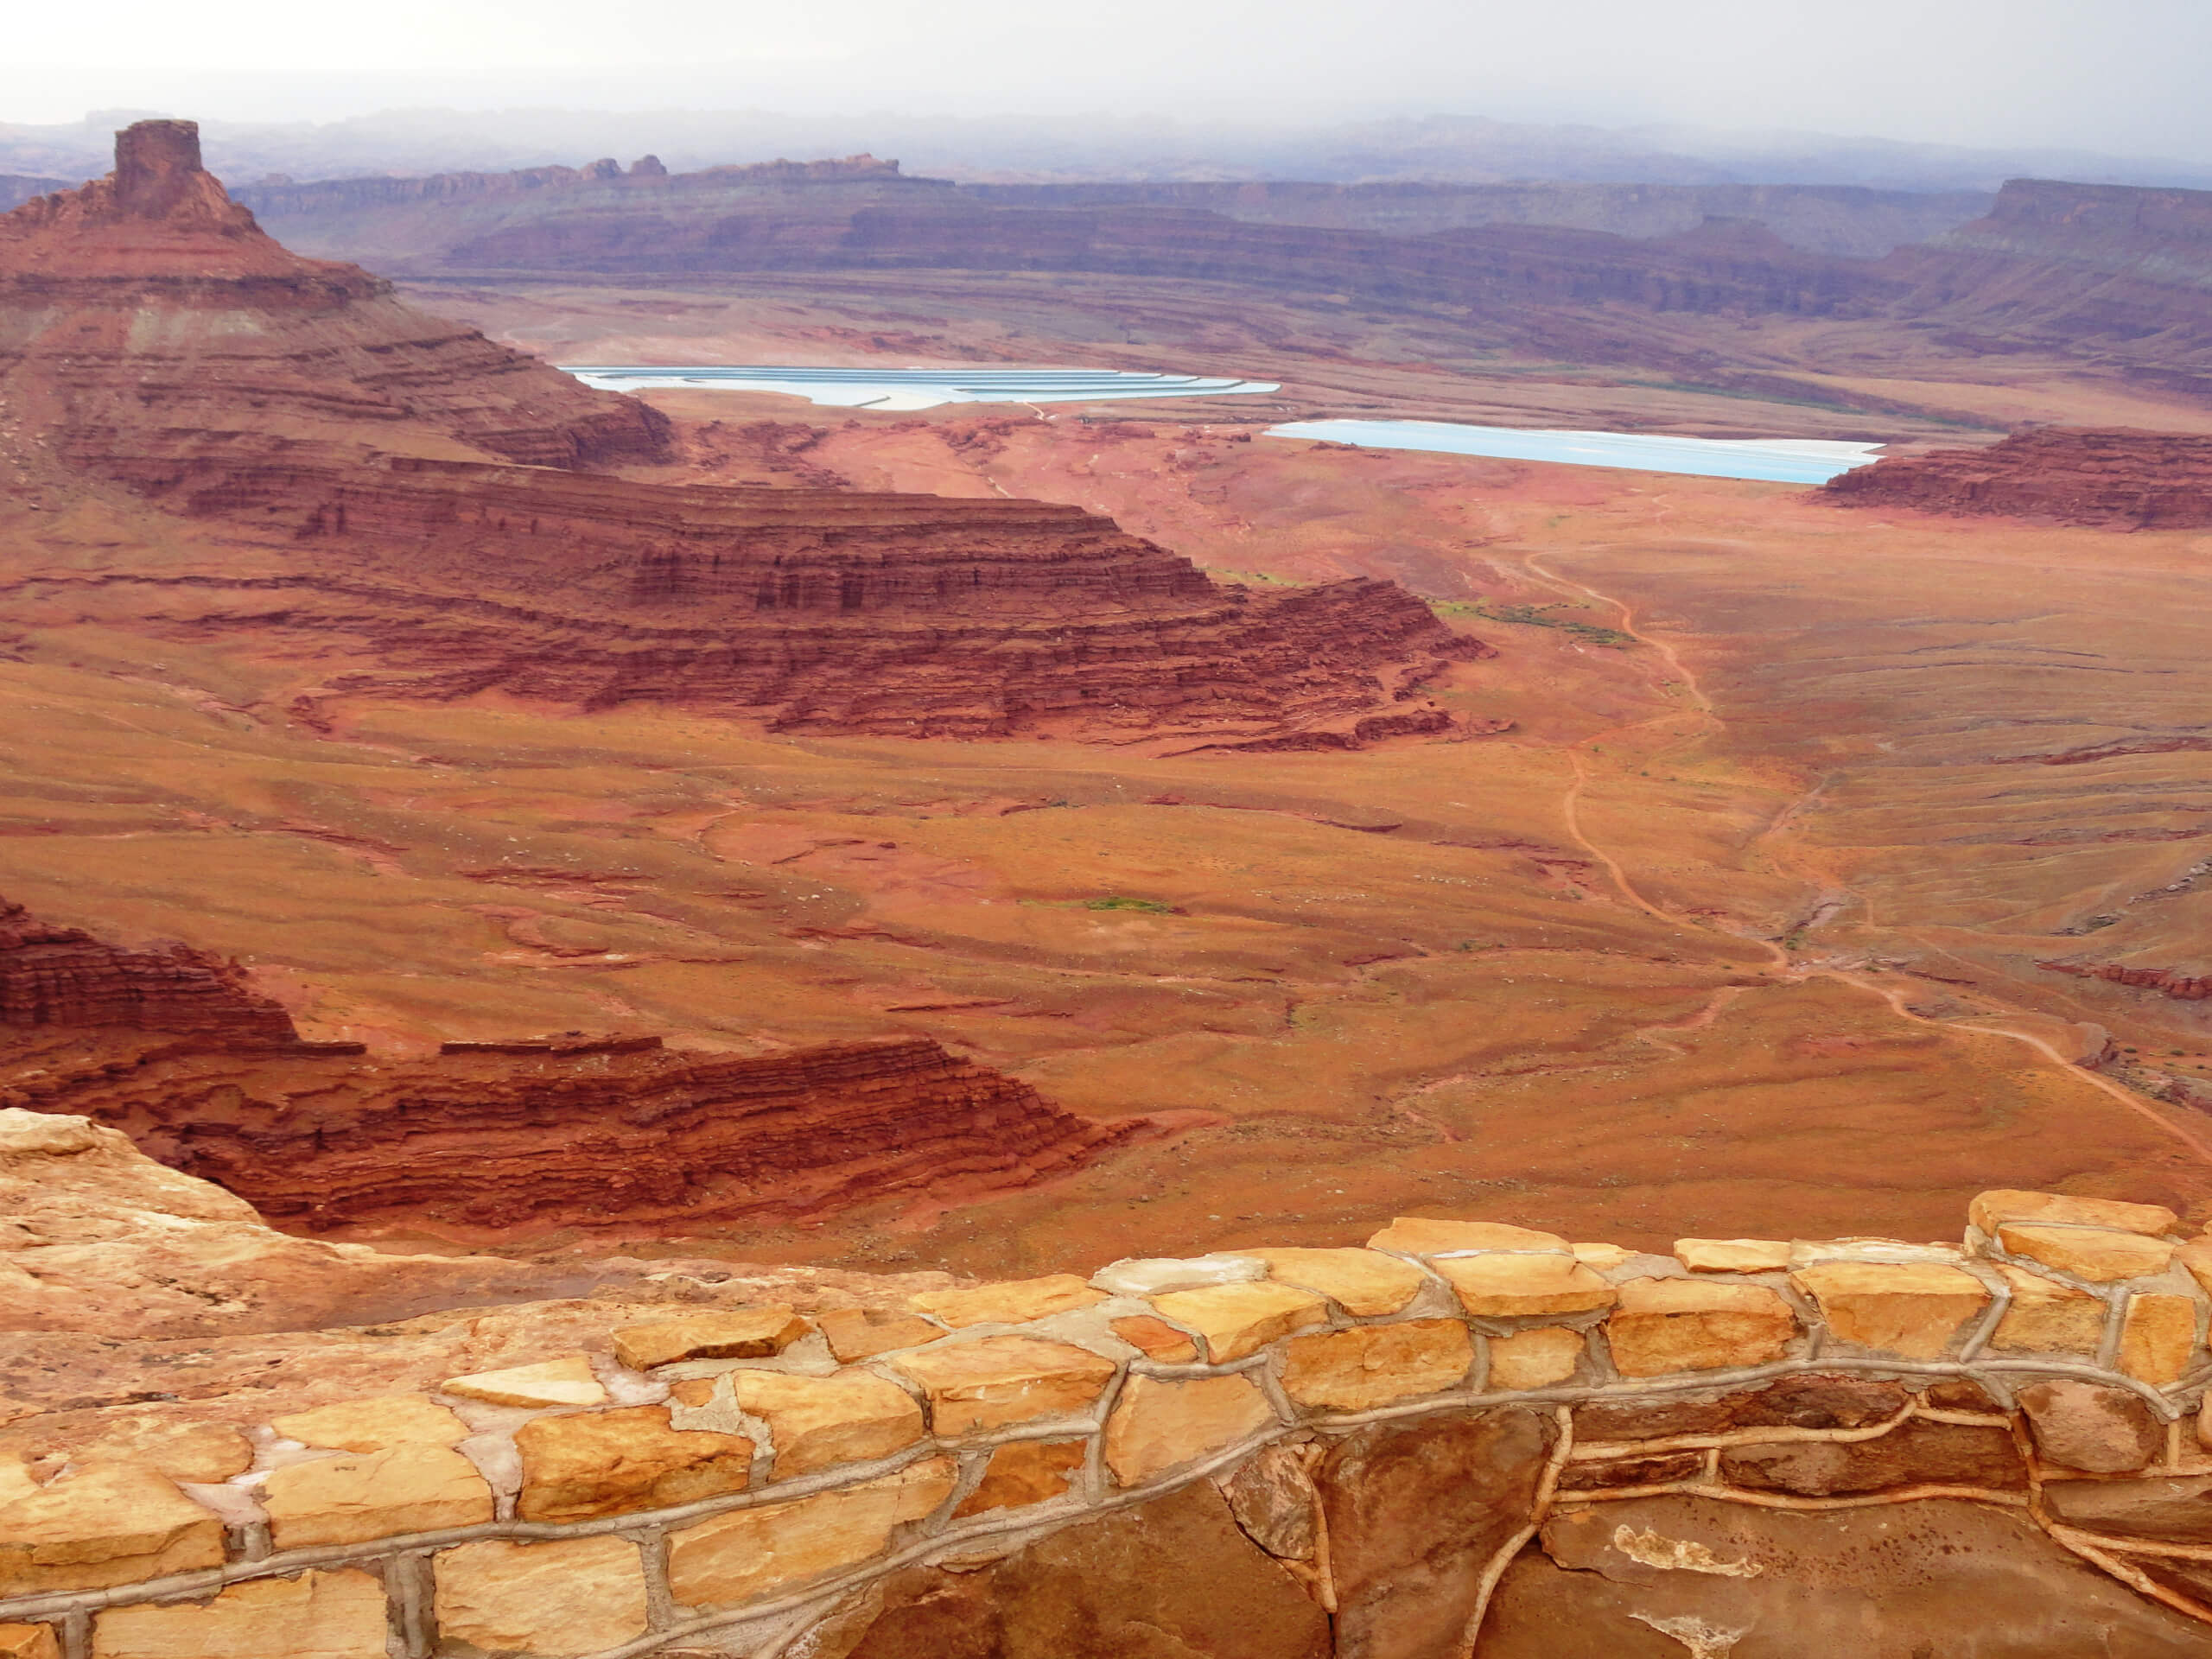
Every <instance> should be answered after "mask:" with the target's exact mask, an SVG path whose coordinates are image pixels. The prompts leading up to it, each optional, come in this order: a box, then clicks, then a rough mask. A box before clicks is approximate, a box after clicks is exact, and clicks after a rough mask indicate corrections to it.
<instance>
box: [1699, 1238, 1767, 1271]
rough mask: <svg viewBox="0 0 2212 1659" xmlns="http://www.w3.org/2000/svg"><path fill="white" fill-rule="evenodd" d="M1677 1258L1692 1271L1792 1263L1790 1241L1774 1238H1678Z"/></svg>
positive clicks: (1760, 1268) (1763, 1268)
mask: <svg viewBox="0 0 2212 1659" xmlns="http://www.w3.org/2000/svg"><path fill="white" fill-rule="evenodd" d="M1675 1261H1677V1262H1681V1264H1682V1265H1683V1266H1684V1267H1686V1268H1689V1269H1690V1271H1691V1272H1693V1273H1774V1272H1777V1271H1779V1270H1780V1269H1782V1268H1786V1267H1788V1266H1789V1243H1787V1242H1786V1241H1781V1242H1777V1240H1774V1239H1771V1238H1678V1239H1676V1240H1675Z"/></svg>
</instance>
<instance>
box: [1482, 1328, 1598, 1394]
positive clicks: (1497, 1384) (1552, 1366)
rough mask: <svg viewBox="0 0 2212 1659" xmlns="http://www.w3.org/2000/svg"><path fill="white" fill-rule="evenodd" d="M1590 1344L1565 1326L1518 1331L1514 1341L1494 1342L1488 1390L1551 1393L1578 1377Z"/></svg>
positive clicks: (1493, 1338)
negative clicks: (1578, 1370) (1550, 1389)
mask: <svg viewBox="0 0 2212 1659" xmlns="http://www.w3.org/2000/svg"><path fill="white" fill-rule="evenodd" d="M1585 1346H1586V1344H1585V1342H1584V1341H1583V1337H1582V1333H1581V1332H1580V1331H1569V1330H1567V1328H1566V1327H1565V1326H1563V1325H1539V1326H1537V1327H1536V1328H1535V1330H1533V1331H1516V1332H1514V1333H1513V1334H1512V1335H1511V1336H1510V1337H1492V1338H1491V1339H1490V1377H1489V1380H1488V1382H1487V1383H1485V1384H1484V1386H1485V1387H1486V1388H1490V1389H1548V1388H1549V1387H1551V1385H1552V1384H1553V1383H1564V1382H1566V1381H1567V1378H1569V1377H1570V1376H1573V1375H1574V1368H1575V1367H1576V1366H1578V1365H1580V1363H1582V1351H1583V1349H1584V1347H1585Z"/></svg>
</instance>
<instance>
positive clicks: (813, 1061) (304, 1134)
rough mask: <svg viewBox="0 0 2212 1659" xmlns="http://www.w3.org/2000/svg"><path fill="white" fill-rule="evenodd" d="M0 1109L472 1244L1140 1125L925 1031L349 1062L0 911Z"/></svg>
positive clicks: (1105, 1143)
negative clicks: (701, 1046) (754, 1048)
mask: <svg viewBox="0 0 2212 1659" xmlns="http://www.w3.org/2000/svg"><path fill="white" fill-rule="evenodd" d="M5 1027H15V1028H16V1029H14V1030H12V1031H10V1030H6V1029H4V1028H5ZM138 1033H144V1034H143V1035H141V1034H138ZM149 1039H151V1040H149ZM0 1108H18V1109H31V1110H34V1111H40V1112H49V1113H73V1114H82V1115H84V1116H87V1117H89V1118H92V1119H94V1120H97V1121H98V1122H101V1123H103V1124H105V1125H108V1126H111V1127H112V1128H119V1129H124V1130H126V1131H128V1132H129V1133H130V1135H132V1136H133V1137H134V1139H135V1140H136V1141H137V1144H138V1145H139V1146H140V1147H143V1149H144V1150H146V1151H147V1152H149V1153H150V1154H153V1155H154V1156H155V1157H156V1158H158V1159H160V1160H162V1162H164V1163H166V1164H168V1165H169V1166H172V1167H173V1168H175V1169H179V1170H183V1171H186V1172H188V1173H191V1174H194V1175H197V1176H200V1177H204V1178H206V1179H208V1180H212V1181H214V1182H216V1183H218V1184H219V1185H222V1186H224V1187H226V1188H227V1189H228V1190H229V1191H230V1192H232V1193H235V1194H238V1196H239V1197H241V1198H245V1199H248V1200H251V1203H252V1204H253V1205H255V1206H256V1207H257V1209H258V1210H259V1211H261V1212H262V1213H263V1214H265V1215H269V1216H272V1217H277V1218H278V1219H279V1220H282V1221H283V1222H285V1223H287V1224H291V1225H295V1226H298V1227H302V1228H305V1229H308V1230H332V1229H336V1228H340V1227H346V1226H353V1227H359V1228H362V1229H365V1230H371V1231H377V1230H387V1231H388V1230H395V1229H405V1230H421V1229H423V1228H426V1227H427V1228H429V1229H432V1230H441V1231H444V1232H448V1233H450V1234H452V1235H454V1236H471V1237H486V1236H498V1235H499V1234H502V1233H508V1232H513V1231H517V1230H524V1231H537V1232H543V1231H548V1230H552V1229H554V1228H556V1227H567V1226H597V1227H621V1228H626V1229H630V1230H646V1229H651V1228H653V1227H657V1226H664V1225H665V1226H679V1225H680V1226H681V1227H683V1228H696V1227H697V1226H699V1225H702V1224H706V1223H709V1222H712V1221H715V1220H721V1219H728V1218H730V1217H737V1216H755V1217H761V1216H803V1215H808V1214H815V1213H819V1212H821V1211H826V1210H831V1209H835V1208H837V1207H840V1206H842V1205H852V1204H857V1203H861V1202H863V1201H866V1200H868V1199H871V1198H880V1197H883V1196H885V1195H887V1194H893V1193H902V1192H913V1193H922V1192H926V1194H927V1196H928V1198H929V1199H930V1201H931V1202H938V1203H942V1202H949V1201H957V1200H958V1199H959V1198H963V1197H967V1196H969V1195H972V1194H975V1193H977V1192H988V1191H993V1190H997V1189H1003V1188H1006V1187H1009V1186H1025V1185H1032V1184H1033V1183H1035V1182H1037V1181H1039V1180H1043V1179H1049V1178H1051V1177H1053V1176H1056V1175H1060V1174H1065V1173H1069V1172H1071V1171H1072V1170H1074V1169H1077V1168H1078V1167H1080V1166H1082V1165H1083V1164H1084V1163H1085V1162H1087V1161H1088V1160H1090V1159H1091V1158H1093V1157H1095V1156H1096V1155H1097V1154H1099V1153H1101V1152H1103V1151H1104V1150H1105V1149H1106V1148H1108V1147H1113V1146H1116V1145H1119V1144H1121V1143H1122V1142H1124V1141H1128V1140H1130V1139H1131V1138H1132V1137H1134V1136H1136V1135H1141V1134H1144V1133H1147V1132H1150V1131H1151V1130H1153V1128H1154V1122H1153V1120H1151V1119H1148V1118H1142V1117H1133V1118H1124V1119H1118V1120H1111V1121H1108V1122H1092V1121H1090V1120H1086V1119H1084V1118H1080V1117H1077V1116H1075V1115H1074V1114H1072V1113H1071V1112H1068V1111H1065V1110H1064V1109H1061V1108H1059V1107H1058V1106H1056V1105H1054V1104H1052V1103H1051V1102H1050V1101H1047V1100H1046V1099H1045V1098H1044V1096H1041V1095H1039V1093H1038V1092H1037V1091H1036V1090H1034V1089H1033V1088H1032V1087H1030V1086H1029V1085H1028V1084H1026V1083H1022V1082H1020V1081H1018V1080H1017V1079H1015V1078H1013V1077H1007V1076H1006V1075H1005V1074H1004V1073H1002V1072H1000V1071H993V1070H992V1069H990V1068H989V1067H988V1066H983V1065H976V1064H975V1063H974V1062H972V1061H969V1060H964V1059H960V1058H956V1057H955V1056H953V1055H951V1054H949V1053H947V1052H945V1051H944V1049H943V1048H942V1047H940V1046H938V1044H936V1043H935V1042H933V1041H931V1040H930V1039H927V1038H923V1037H902V1038H893V1039H884V1040H879V1041H862V1042H844V1043H832V1044H826V1045H823V1046H817V1047H810V1048H801V1049H793V1050H789V1051H785V1052H778V1053H772V1054H766V1055H759V1054H753V1055H728V1054H696V1053H680V1052H672V1051H668V1050H664V1049H663V1048H662V1047H661V1045H660V1039H658V1038H644V1039H617V1040H612V1041H607V1040H601V1041H596V1042H594V1041H588V1040H586V1041H569V1040H563V1039H554V1040H551V1041H527V1042H510V1043H471V1044H454V1045H450V1046H448V1049H447V1051H446V1052H442V1053H441V1054H439V1055H437V1056H436V1057H435V1058H429V1059H424V1060H419V1061H412V1062H404V1061H403V1062H394V1061H391V1060H389V1059H382V1058H379V1059H376V1060H370V1059H367V1058H363V1056H362V1052H361V1049H360V1046H359V1045H357V1044H346V1043H337V1044H327V1045H315V1044H303V1043H301V1042H299V1041H298V1040H297V1039H296V1036H295V1033H294V1031H293V1027H292V1022H291V1020H290V1019H289V1016H288V1015H287V1014H285V1012H284V1010H283V1008H282V1007H279V1006H278V1005H277V1003H276V1002H274V1001H270V999H268V998H266V997H263V996H258V995H254V994H253V993H252V992H251V991H250V990H249V989H248V988H246V985H245V976H244V975H243V974H242V973H241V972H240V971H239V969H238V968H237V966H236V965H235V964H232V963H223V962H220V961H218V960H216V959H214V958H212V957H207V956H205V955H204V954H202V953H199V952H195V951H192V950H185V949H183V948H181V947H178V948H176V949H174V950H167V951H152V950H149V951H130V950H120V949H118V948H116V947H114V946H111V945H107V944H102V943H100V942H99V940H97V939H95V938H92V936H91V935H89V934H87V933H84V932H82V931H78V930H76V929H73V928H58V927H50V926H47V925H43V924H41V923H39V922H37V921H35V920H34V919H33V918H30V917H29V915H28V914H27V913H26V912H24V911H23V910H22V908H21V907H20V906H11V905H5V904H4V903H0Z"/></svg>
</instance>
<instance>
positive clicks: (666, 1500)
mask: <svg viewBox="0 0 2212 1659" xmlns="http://www.w3.org/2000/svg"><path fill="white" fill-rule="evenodd" d="M515 1448H516V1450H518V1452H521V1453H522V1496H521V1497H520V1498H519V1499H518V1500H517V1502H516V1505H515V1513H516V1514H517V1515H518V1516H521V1517H522V1518H523V1519H524V1520H525V1521H586V1520H589V1519H590V1518H591V1517H592V1516H599V1515H625V1514H627V1513H629V1512H630V1511H631V1510H664V1509H668V1508H671V1507H672V1506H673V1505H675V1504H678V1503H697V1502H698V1501H699V1500H700V1499H701V1498H705V1497H722V1496H723V1495H725V1494H727V1493H729V1492H741V1491H744V1490H745V1486H746V1483H747V1480H748V1479H750V1478H751V1476H752V1471H753V1442H752V1441H750V1440H747V1439H746V1438H745V1437H744V1436H743V1435H741V1434H717V1433H714V1432H713V1431H712V1430H710V1429H703V1428H671V1427H669V1408H667V1407H666V1406H626V1407H623V1408H620V1409H618V1410H614V1411H586V1412H577V1413H575V1414H571V1415H569V1416H563V1417H538V1418H533V1419H532V1420H531V1421H529V1422H527V1423H524V1425H523V1426H522V1427H520V1428H518V1429H517V1430H516V1431H515Z"/></svg>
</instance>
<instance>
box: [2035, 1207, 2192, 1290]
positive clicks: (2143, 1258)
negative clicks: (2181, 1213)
mask: <svg viewBox="0 0 2212 1659" xmlns="http://www.w3.org/2000/svg"><path fill="white" fill-rule="evenodd" d="M1997 1242H1998V1243H2000V1244H2002V1245H2003V1246H2004V1247H2005V1249H2007V1250H2009V1251H2011V1252H2012V1254H2013V1255H2020V1256H2025V1257H2026V1258H2027V1259H2028V1260H2029V1261H2031V1262H2041V1263H2042V1264H2043V1265H2044V1267H2046V1268H2057V1269H2058V1270H2059V1271H2060V1272H2061V1273H2070V1274H2074V1275H2075V1277H2076V1278H2077V1279H2088V1280H2092V1281H2095V1282H2096V1283H2099V1284H2106V1283H2109V1282H2110V1281H2113V1280H2115V1279H2140V1278H2142V1277H2143V1276H2145V1274H2153V1273H2164V1271H2165V1270H2166V1267H2167V1264H2168V1263H2169V1262H2171V1261H2172V1260H2173V1255H2174V1247H2173V1246H2172V1245H2171V1244H2169V1243H2166V1241H2165V1240H2164V1239H2163V1238H2146V1237H2145V1236H2143V1235H2142V1234H2140V1233H2123V1232H2118V1231H2115V1230H2112V1229H2109V1228H2103V1227H2045V1226H2040V1225H2037V1224H2034V1223H2030V1222H2007V1223H2006V1224H2005V1225H2003V1226H2001V1227H1999V1229H1998V1230H1997Z"/></svg>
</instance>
